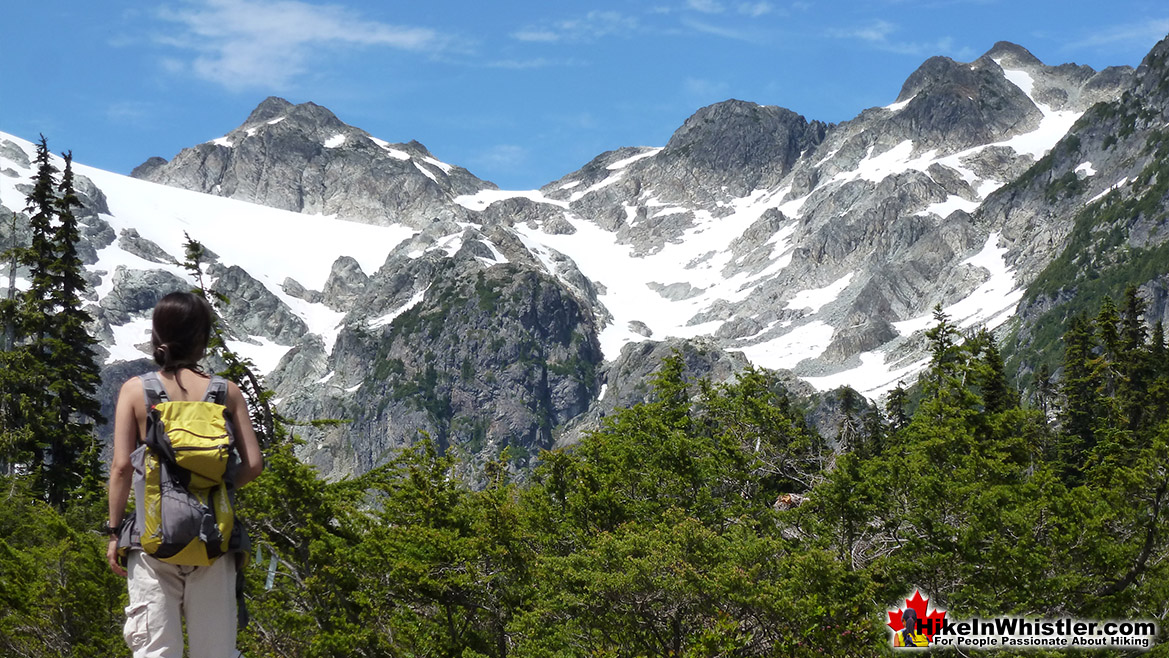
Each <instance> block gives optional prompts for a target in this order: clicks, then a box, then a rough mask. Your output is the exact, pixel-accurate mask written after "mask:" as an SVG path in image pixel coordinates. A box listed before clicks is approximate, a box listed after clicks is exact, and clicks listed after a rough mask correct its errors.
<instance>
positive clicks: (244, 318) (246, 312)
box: [209, 265, 308, 345]
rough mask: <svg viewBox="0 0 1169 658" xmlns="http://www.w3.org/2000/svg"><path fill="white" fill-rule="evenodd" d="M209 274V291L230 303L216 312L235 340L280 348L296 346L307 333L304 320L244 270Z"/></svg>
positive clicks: (216, 270)
mask: <svg viewBox="0 0 1169 658" xmlns="http://www.w3.org/2000/svg"><path fill="white" fill-rule="evenodd" d="M209 273H210V274H211V276H212V277H214V278H215V283H214V284H213V285H212V286H211V289H212V290H213V291H214V292H216V293H220V294H223V295H225V296H226V297H227V299H228V300H229V303H228V304H226V305H225V306H223V307H221V308H220V309H219V312H220V315H221V316H222V317H223V319H224V320H225V321H226V322H227V324H228V325H229V326H230V327H231V328H232V329H233V330H234V332H233V334H234V337H236V338H238V339H240V340H245V341H247V340H254V338H249V337H259V338H265V339H268V340H270V341H272V342H274V343H277V344H280V345H295V344H297V342H298V341H299V340H300V339H301V337H303V336H304V335H305V334H307V333H308V326H307V325H305V323H304V320H301V319H300V317H299V316H297V315H296V314H295V313H293V312H292V309H290V308H288V306H286V305H285V304H284V302H282V301H280V298H278V297H277V296H276V295H274V294H272V292H271V291H270V290H268V289H267V288H266V287H264V284H262V283H260V282H259V281H257V280H255V279H254V278H252V276H251V275H249V274H248V273H247V272H246V271H244V269H243V268H241V267H239V266H238V265H232V266H231V267H228V268H224V267H223V266H221V265H216V266H214V267H212V268H210V270H209Z"/></svg>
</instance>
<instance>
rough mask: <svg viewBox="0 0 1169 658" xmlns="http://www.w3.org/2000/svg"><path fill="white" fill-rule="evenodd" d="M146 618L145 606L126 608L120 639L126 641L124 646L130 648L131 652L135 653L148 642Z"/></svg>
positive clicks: (148, 633) (148, 630)
mask: <svg viewBox="0 0 1169 658" xmlns="http://www.w3.org/2000/svg"><path fill="white" fill-rule="evenodd" d="M146 617H147V615H146V605H145V604H142V605H137V606H134V607H133V608H126V624H125V625H124V626H123V627H122V637H124V638H125V639H126V646H128V647H130V650H131V651H137V650H138V649H140V648H142V647H143V646H145V645H146V643H147V642H148V641H149V640H150V629H149V628H148V626H147V619H146Z"/></svg>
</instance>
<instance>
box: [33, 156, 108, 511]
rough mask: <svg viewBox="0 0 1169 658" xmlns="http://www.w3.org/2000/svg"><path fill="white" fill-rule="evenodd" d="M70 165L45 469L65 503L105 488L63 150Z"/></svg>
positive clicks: (61, 210)
mask: <svg viewBox="0 0 1169 658" xmlns="http://www.w3.org/2000/svg"><path fill="white" fill-rule="evenodd" d="M63 157H64V159H65V169H64V172H63V173H62V176H61V183H60V185H59V186H58V188H57V198H56V201H55V204H54V205H55V207H56V213H57V224H56V227H55V230H54V232H53V235H52V243H53V246H54V252H55V254H54V255H55V256H56V258H55V259H54V260H53V262H52V263H50V265H49V272H50V274H51V275H52V278H53V289H52V293H51V294H52V298H53V302H54V307H55V309H56V313H54V315H53V334H54V337H53V338H54V340H53V351H52V353H51V354H50V355H49V365H50V372H51V378H52V380H51V383H50V384H49V387H50V389H51V390H52V391H53V393H54V396H55V404H56V411H57V413H56V418H55V421H56V423H55V424H56V431H54V432H53V433H52V435H51V439H50V442H49V447H50V453H51V455H52V463H51V464H48V465H47V467H46V469H45V479H46V484H47V487H46V489H47V491H48V494H49V501H50V502H52V503H54V504H57V505H61V504H62V503H63V501H64V500H65V498H66V496H68V495H69V492H70V491H73V490H76V489H78V488H79V487H81V485H82V484H83V483H86V482H88V483H89V485H90V486H91V487H93V486H95V485H96V486H97V487H98V489H99V490H100V481H101V464H100V462H99V454H100V449H99V447H98V446H97V445H96V437H95V436H94V433H93V426H94V424H95V423H98V422H104V420H105V419H104V418H102V415H101V405H100V404H99V403H98V400H97V398H96V397H95V396H96V392H97V387H98V384H99V383H100V382H101V369H100V367H99V366H98V363H97V354H96V352H95V351H94V346H95V345H96V344H97V340H96V339H94V338H93V336H91V335H90V334H89V331H88V330H87V328H86V327H87V326H88V325H89V324H90V323H91V322H92V321H93V318H92V317H91V316H90V315H89V313H88V312H87V311H86V310H85V309H84V308H82V299H81V295H82V293H83V292H84V290H85V288H86V286H87V283H86V281H85V278H84V276H83V275H82V272H83V265H82V262H81V258H80V256H78V253H77V243H78V242H79V241H80V239H81V235H80V232H79V229H78V222H77V216H76V215H75V214H74V209H75V208H80V207H81V202H80V201H79V200H78V198H77V193H76V191H75V189H74V183H73V154H72V153H65V154H63ZM91 493H92V492H91Z"/></svg>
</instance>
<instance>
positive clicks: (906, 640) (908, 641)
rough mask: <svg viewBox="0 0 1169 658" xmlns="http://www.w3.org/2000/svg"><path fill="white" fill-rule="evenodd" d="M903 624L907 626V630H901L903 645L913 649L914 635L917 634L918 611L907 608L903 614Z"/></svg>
mask: <svg viewBox="0 0 1169 658" xmlns="http://www.w3.org/2000/svg"><path fill="white" fill-rule="evenodd" d="M901 622H902V623H903V624H905V628H903V629H902V630H901V644H902V645H903V646H907V647H912V646H914V643H913V635H914V634H916V633H917V610H914V609H913V608H906V609H905V612H903V613H901Z"/></svg>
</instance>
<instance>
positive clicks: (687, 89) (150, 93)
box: [0, 0, 1169, 189]
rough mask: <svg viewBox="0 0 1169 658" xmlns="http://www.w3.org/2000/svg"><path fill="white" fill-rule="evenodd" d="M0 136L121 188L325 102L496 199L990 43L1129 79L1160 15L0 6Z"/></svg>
mask: <svg viewBox="0 0 1169 658" xmlns="http://www.w3.org/2000/svg"><path fill="white" fill-rule="evenodd" d="M0 25H3V26H4V39H3V42H2V43H3V45H2V47H0V131H4V132H9V133H12V134H15V135H18V136H20V137H23V138H26V139H34V138H36V136H37V134H38V133H43V134H44V135H45V136H46V137H47V138H48V139H49V146H50V147H51V148H52V149H53V150H54V151H58V152H59V151H62V150H65V149H70V150H72V151H73V152H74V156H75V157H76V158H77V160H78V161H79V162H84V163H86V164H91V165H94V166H98V167H101V168H104V169H109V170H112V171H116V172H120V173H129V171H130V170H131V169H133V168H134V167H135V166H136V165H138V164H140V163H141V162H142V161H144V160H145V159H146V158H148V157H150V156H153V155H161V156H163V157H165V158H168V159H169V158H171V157H173V156H174V155H175V154H176V153H177V152H178V151H179V150H181V149H182V148H184V147H187V146H191V145H194V144H197V143H199V142H203V141H207V140H209V139H213V138H215V137H218V136H220V135H223V134H225V133H226V132H228V131H230V130H231V129H233V128H235V127H236V126H238V125H239V124H240V123H242V122H243V120H244V119H245V118H246V117H247V115H248V114H249V113H250V112H251V110H252V109H253V108H254V107H255V106H256V105H257V104H259V103H260V101H262V100H263V99H264V98H265V97H267V96H269V95H277V96H282V97H284V98H287V99H288V100H290V101H292V102H294V103H301V102H306V101H312V102H315V103H318V104H320V105H324V106H325V107H328V108H329V109H331V110H332V111H333V112H334V113H336V114H337V115H338V116H339V117H340V118H341V120H343V121H345V122H346V123H349V124H352V125H355V126H358V127H360V128H363V129H365V130H367V131H369V132H370V133H372V134H373V135H374V136H376V137H380V138H382V139H386V140H389V141H392V142H405V141H409V140H411V139H416V140H418V141H420V142H422V143H423V144H425V145H426V146H427V147H428V148H429V149H430V150H431V152H432V153H434V155H435V156H436V157H438V158H439V159H441V160H443V161H446V162H449V163H452V164H457V165H461V166H464V167H467V168H468V169H470V170H471V171H472V172H473V173H475V174H476V175H478V176H479V177H481V178H484V179H487V180H491V181H493V182H495V183H497V184H499V185H500V186H501V187H503V188H505V189H530V188H535V187H538V186H540V185H543V184H545V183H548V182H550V181H552V180H555V179H556V178H559V177H560V176H562V175H564V174H567V173H569V172H571V171H573V170H575V169H577V168H579V167H580V166H581V165H583V164H584V163H585V162H587V161H588V160H590V159H592V158H593V157H594V156H596V155H598V154H600V153H602V152H604V151H606V150H610V149H614V148H618V147H621V146H642V145H644V146H661V145H663V144H665V142H666V141H667V140H668V139H669V137H670V135H671V134H672V133H673V131H674V130H676V129H677V128H678V126H680V125H681V124H682V122H683V121H684V120H685V119H686V117H688V116H690V115H691V114H693V113H694V111H695V110H697V109H698V108H700V107H702V106H704V105H708V104H710V103H714V102H718V101H721V100H725V99H727V98H738V99H742V100H748V101H754V102H757V103H762V104H767V105H779V106H783V107H787V108H789V109H792V110H794V111H796V112H799V113H800V114H803V115H804V116H806V117H808V118H809V119H820V120H823V121H830V122H837V121H844V120H847V119H850V118H852V117H854V116H856V114H858V113H859V112H860V111H861V110H862V109H864V108H866V107H871V106H875V105H886V104H889V103H891V102H893V101H894V100H895V98H896V96H897V94H898V91H899V90H900V88H901V84H902V83H903V82H904V80H905V78H906V77H907V76H908V75H909V74H910V73H912V72H913V70H914V69H916V68H917V67H918V66H919V65H920V64H921V63H922V62H923V61H924V60H925V59H927V58H929V57H931V56H934V55H944V56H947V57H951V58H953V59H956V60H959V61H971V60H973V59H975V58H977V57H978V56H979V55H981V54H982V53H984V52H986V51H987V50H989V49H990V48H991V46H993V45H994V43H995V42H996V41H999V40H1007V41H1013V42H1015V43H1018V44H1020V45H1022V46H1024V47H1026V48H1028V49H1029V50H1030V51H1031V52H1033V53H1034V54H1035V55H1036V56H1037V57H1039V58H1040V59H1041V60H1043V61H1044V62H1045V63H1048V64H1061V63H1065V62H1075V63H1077V64H1088V65H1090V66H1092V67H1094V68H1097V69H1100V68H1103V67H1106V66H1111V65H1130V66H1136V65H1138V64H1139V63H1140V60H1141V58H1142V57H1143V56H1144V55H1145V54H1146V53H1147V52H1148V50H1149V49H1150V48H1151V47H1152V46H1153V45H1154V44H1155V43H1156V42H1157V41H1159V40H1160V39H1161V38H1164V37H1165V36H1166V34H1169V4H1166V3H1165V2H1164V0H1157V1H1144V0H1114V1H1112V2H1107V3H1101V2H1083V1H1079V0H1062V1H1059V2H1049V1H1046V0H1044V1H1034V2H1033V1H1028V0H1003V1H1001V2H1000V1H996V0H921V1H918V0H869V1H867V2H841V1H816V0H795V1H792V0H649V1H646V2H642V1H639V0H629V1H626V2H607V1H602V0H598V1H595V2H571V1H563V2H547V1H527V0H524V1H507V2H502V1H494V2H493V1H482V0H481V1H479V2H455V1H443V0H432V1H429V2H418V1H413V2H406V1H403V0H370V1H361V2H359V1H357V0H336V1H333V2H325V1H322V0H183V1H177V2H131V1H125V0H122V1H118V0H95V1H91V2H52V1H40V2H14V1H6V2H4V3H3V7H2V8H0Z"/></svg>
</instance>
